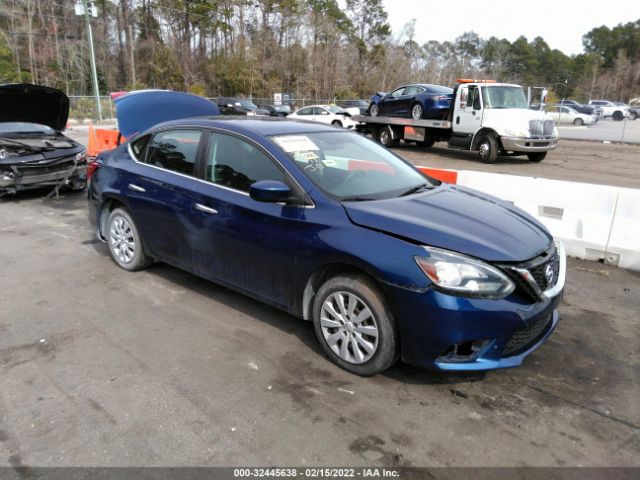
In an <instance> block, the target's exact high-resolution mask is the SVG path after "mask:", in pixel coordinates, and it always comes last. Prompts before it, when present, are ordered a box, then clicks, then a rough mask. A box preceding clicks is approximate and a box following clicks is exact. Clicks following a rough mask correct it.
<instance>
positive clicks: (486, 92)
mask: <svg viewBox="0 0 640 480" xmlns="http://www.w3.org/2000/svg"><path fill="white" fill-rule="evenodd" d="M482 101H483V103H484V108H529V103H528V102H527V97H525V95H524V91H523V90H522V88H521V87H504V86H495V87H493V86H491V87H489V86H483V87H482Z"/></svg>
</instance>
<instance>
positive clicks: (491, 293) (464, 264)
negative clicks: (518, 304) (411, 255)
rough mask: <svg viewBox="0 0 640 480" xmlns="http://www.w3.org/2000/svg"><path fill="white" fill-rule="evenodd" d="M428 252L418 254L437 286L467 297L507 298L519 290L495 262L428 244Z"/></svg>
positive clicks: (423, 267) (426, 273) (425, 269)
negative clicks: (516, 289)
mask: <svg viewBox="0 0 640 480" xmlns="http://www.w3.org/2000/svg"><path fill="white" fill-rule="evenodd" d="M424 248H425V250H426V251H427V253H428V255H427V256H425V257H415V259H416V262H417V263H418V266H419V267H420V269H421V270H422V271H423V272H424V274H425V275H426V276H427V277H428V278H429V280H431V281H432V282H433V283H434V284H435V285H436V287H437V288H439V289H440V290H444V291H445V292H447V293H452V294H454V295H459V296H465V297H483V298H504V297H506V296H507V295H509V294H510V293H511V292H513V290H514V289H515V285H514V283H513V282H512V281H511V280H509V278H508V277H507V276H506V275H505V274H504V273H502V272H501V271H500V270H498V269H497V268H495V267H492V266H491V265H489V264H487V263H484V262H483V261H481V260H477V259H475V258H472V257H468V256H466V255H461V254H459V253H454V252H450V251H448V250H443V249H441V248H435V247H424Z"/></svg>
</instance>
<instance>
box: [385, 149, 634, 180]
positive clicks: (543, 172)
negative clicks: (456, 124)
mask: <svg viewBox="0 0 640 480" xmlns="http://www.w3.org/2000/svg"><path fill="white" fill-rule="evenodd" d="M395 151H396V152H397V153H399V154H400V155H402V156H403V157H405V158H407V159H409V160H411V161H412V162H413V163H415V164H416V165H424V166H427V167H434V168H451V169H454V170H476V171H480V172H493V173H508V174H510V175H525V176H529V177H543V178H552V179H555V180H568V181H572V182H585V183H597V184H602V185H614V186H618V187H630V188H640V145H627V144H620V143H602V142H589V141H579V140H565V139H560V143H559V145H558V148H557V149H556V150H555V151H553V152H550V153H549V154H548V155H547V158H545V159H544V160H543V161H542V162H540V163H534V162H529V161H528V160H527V158H526V157H499V158H498V161H497V162H496V163H495V164H492V165H487V164H484V163H482V162H481V161H480V160H479V159H478V156H477V154H475V153H471V152H465V151H461V150H453V149H450V148H447V147H446V144H445V143H436V144H435V145H434V146H433V147H432V148H429V149H419V148H416V147H415V146H414V145H406V146H401V147H399V148H397V149H395Z"/></svg>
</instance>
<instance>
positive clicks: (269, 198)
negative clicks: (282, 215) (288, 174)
mask: <svg viewBox="0 0 640 480" xmlns="http://www.w3.org/2000/svg"><path fill="white" fill-rule="evenodd" d="M249 196H250V197H251V198H252V199H254V200H255V201H257V202H267V203H278V202H285V201H287V200H288V199H289V197H290V196H291V189H290V188H289V186H288V185H287V184H286V183H284V182H280V181H278V180H260V181H259V182H256V183H254V184H253V185H251V187H249Z"/></svg>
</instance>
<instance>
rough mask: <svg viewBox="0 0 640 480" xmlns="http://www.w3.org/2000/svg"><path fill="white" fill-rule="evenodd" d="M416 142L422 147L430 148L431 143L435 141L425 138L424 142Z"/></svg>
mask: <svg viewBox="0 0 640 480" xmlns="http://www.w3.org/2000/svg"><path fill="white" fill-rule="evenodd" d="M416 143H417V144H418V146H419V147H422V148H431V147H433V144H434V143H436V141H435V140H434V139H433V138H428V139H425V141H424V142H416Z"/></svg>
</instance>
